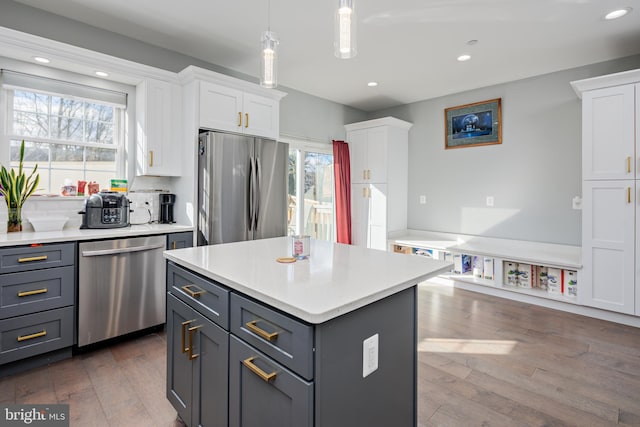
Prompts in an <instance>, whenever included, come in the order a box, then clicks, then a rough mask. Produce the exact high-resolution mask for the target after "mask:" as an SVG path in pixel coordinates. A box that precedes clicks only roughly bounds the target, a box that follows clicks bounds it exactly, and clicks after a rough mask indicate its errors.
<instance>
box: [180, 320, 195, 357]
mask: <svg viewBox="0 0 640 427" xmlns="http://www.w3.org/2000/svg"><path fill="white" fill-rule="evenodd" d="M195 320H196V319H193V320H187V321H186V322H182V352H183V353H186V352H187V351H189V348H188V347H187V346H186V340H185V336H186V335H187V331H186V329H187V326H188V325H190V324H191V323H192V322H195Z"/></svg>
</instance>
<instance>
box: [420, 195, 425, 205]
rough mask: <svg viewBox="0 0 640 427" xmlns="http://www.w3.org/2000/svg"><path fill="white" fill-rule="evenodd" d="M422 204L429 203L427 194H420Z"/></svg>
mask: <svg viewBox="0 0 640 427" xmlns="http://www.w3.org/2000/svg"><path fill="white" fill-rule="evenodd" d="M419 200H420V204H421V205H424V204H426V203H427V196H420V199H419Z"/></svg>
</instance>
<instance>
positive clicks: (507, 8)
mask: <svg viewBox="0 0 640 427" xmlns="http://www.w3.org/2000/svg"><path fill="white" fill-rule="evenodd" d="M354 1H355V7H356V13H357V25H358V29H357V43H358V55H357V56H356V57H355V58H353V59H348V60H345V59H337V58H335V57H334V56H333V19H334V18H333V13H334V11H335V9H336V5H337V3H338V0H270V3H271V29H272V30H273V31H275V32H276V33H277V34H278V36H279V38H280V51H279V66H278V67H279V84H280V85H282V86H287V87H290V88H293V89H296V90H299V91H302V92H306V93H309V94H312V95H316V96H319V97H322V98H326V99H329V100H332V101H335V102H339V103H341V104H345V105H349V106H352V107H355V108H359V109H362V110H364V111H375V110H379V109H382V108H386V107H391V106H395V105H399V104H407V103H411V102H415V101H420V100H424V99H430V98H434V97H438V96H442V95H447V94H451V93H456V92H461V91H465V90H469V89H473V88H478V87H484V86H489V85H492V84H497V83H503V82H507V81H512V80H518V79H522V78H526V77H530V76H535V75H539V74H544V73H549V72H553V71H558V70H563V69H568V68H572V67H576V66H581V65H586V64H592V63H596V62H602V61H606V60H610V59H614V58H619V57H624V56H629V55H633V54H638V53H640V0H354ZM18 2H19V3H24V4H26V5H29V6H32V7H35V8H39V9H43V10H47V11H49V12H52V13H55V14H58V15H64V16H68V17H70V18H72V19H75V20H77V21H81V22H85V23H87V24H90V25H92V26H95V27H99V28H103V29H106V30H109V31H113V32H116V33H120V34H123V35H126V36H129V37H132V38H134V39H138V40H141V41H144V42H147V43H150V44H153V45H157V46H161V47H165V48H168V49H171V50H174V51H177V52H181V53H183V54H186V55H190V56H193V57H196V58H199V59H202V60H204V61H208V62H211V63H214V64H217V65H220V66H223V67H226V68H229V69H232V70H236V71H238V72H241V73H244V74H248V75H251V76H256V78H257V76H258V69H259V65H260V61H259V43H260V35H261V33H262V31H264V30H266V29H267V16H268V0H227V1H220V0H206V1H205V0H179V1H177V0H55V1H42V0H18ZM625 6H630V7H632V8H633V9H634V10H633V12H632V13H631V14H629V15H627V16H625V17H623V18H621V19H618V20H614V21H604V20H603V19H602V17H603V16H604V15H605V14H606V13H607V12H609V11H610V10H613V9H616V8H619V7H625ZM473 39H475V40H478V43H477V44H475V45H473V46H469V45H467V42H468V41H469V40H473ZM462 53H468V54H470V55H472V59H471V60H470V61H467V62H457V61H456V57H458V56H459V55H460V54H462ZM371 80H375V81H377V82H378V83H379V86H378V87H375V88H369V87H367V82H369V81H371Z"/></svg>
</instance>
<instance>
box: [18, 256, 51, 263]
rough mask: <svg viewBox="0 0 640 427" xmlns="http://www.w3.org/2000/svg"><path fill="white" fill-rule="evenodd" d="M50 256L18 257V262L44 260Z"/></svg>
mask: <svg viewBox="0 0 640 427" xmlns="http://www.w3.org/2000/svg"><path fill="white" fill-rule="evenodd" d="M47 258H49V257H48V256H47V255H40V256H32V257H29V258H18V262H31V261H44V260H46V259H47Z"/></svg>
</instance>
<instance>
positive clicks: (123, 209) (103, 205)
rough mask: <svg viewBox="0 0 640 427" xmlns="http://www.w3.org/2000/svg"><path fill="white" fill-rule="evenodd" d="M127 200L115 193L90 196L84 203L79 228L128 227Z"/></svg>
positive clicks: (120, 194) (106, 192)
mask: <svg viewBox="0 0 640 427" xmlns="http://www.w3.org/2000/svg"><path fill="white" fill-rule="evenodd" d="M129 212H130V211H129V199H127V197H126V196H125V195H124V194H122V193H118V192H115V191H101V192H99V193H96V194H92V195H91V196H90V197H89V198H88V199H86V200H85V202H84V210H82V211H80V212H78V213H79V214H82V215H83V218H82V225H81V226H80V228H120V227H128V226H129Z"/></svg>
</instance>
